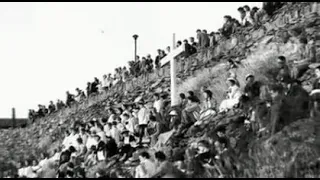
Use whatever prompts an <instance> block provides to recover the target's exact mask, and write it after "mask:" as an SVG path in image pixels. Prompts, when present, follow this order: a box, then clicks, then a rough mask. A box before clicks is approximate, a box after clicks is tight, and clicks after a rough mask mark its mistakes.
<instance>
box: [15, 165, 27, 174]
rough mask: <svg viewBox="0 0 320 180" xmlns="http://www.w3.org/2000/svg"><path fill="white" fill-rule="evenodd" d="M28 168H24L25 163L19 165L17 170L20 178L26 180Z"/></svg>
mask: <svg viewBox="0 0 320 180" xmlns="http://www.w3.org/2000/svg"><path fill="white" fill-rule="evenodd" d="M26 167H27V166H24V164H23V162H18V163H17V169H18V176H19V178H25V177H26Z"/></svg>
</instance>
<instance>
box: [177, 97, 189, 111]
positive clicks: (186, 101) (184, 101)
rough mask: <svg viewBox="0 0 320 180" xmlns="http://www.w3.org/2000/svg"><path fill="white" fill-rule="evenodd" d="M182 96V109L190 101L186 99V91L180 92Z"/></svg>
mask: <svg viewBox="0 0 320 180" xmlns="http://www.w3.org/2000/svg"><path fill="white" fill-rule="evenodd" d="M179 97H180V103H179V104H180V107H181V109H184V108H185V107H186V105H187V103H188V100H187V99H186V95H185V94H184V93H180V94H179Z"/></svg>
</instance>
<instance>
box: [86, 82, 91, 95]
mask: <svg viewBox="0 0 320 180" xmlns="http://www.w3.org/2000/svg"><path fill="white" fill-rule="evenodd" d="M86 90H87V97H90V95H91V83H90V82H88V83H87V88H86Z"/></svg>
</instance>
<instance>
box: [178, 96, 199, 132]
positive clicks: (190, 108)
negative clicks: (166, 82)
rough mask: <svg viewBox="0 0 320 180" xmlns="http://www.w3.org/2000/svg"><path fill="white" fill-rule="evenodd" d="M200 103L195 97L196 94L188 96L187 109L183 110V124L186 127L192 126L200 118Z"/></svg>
mask: <svg viewBox="0 0 320 180" xmlns="http://www.w3.org/2000/svg"><path fill="white" fill-rule="evenodd" d="M199 113H200V105H199V103H198V101H197V99H195V96H189V97H188V104H187V106H186V108H185V109H183V110H182V114H181V115H182V124H184V126H186V128H188V127H190V126H191V125H192V124H193V123H194V122H196V121H197V120H198V119H199V115H200V114H199Z"/></svg>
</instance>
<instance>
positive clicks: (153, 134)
mask: <svg viewBox="0 0 320 180" xmlns="http://www.w3.org/2000/svg"><path fill="white" fill-rule="evenodd" d="M149 120H150V122H149V123H148V128H147V131H148V135H149V136H150V139H151V142H150V146H153V145H155V144H156V143H157V141H158V136H159V135H160V123H159V122H157V120H156V117H155V116H150V117H149Z"/></svg>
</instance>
